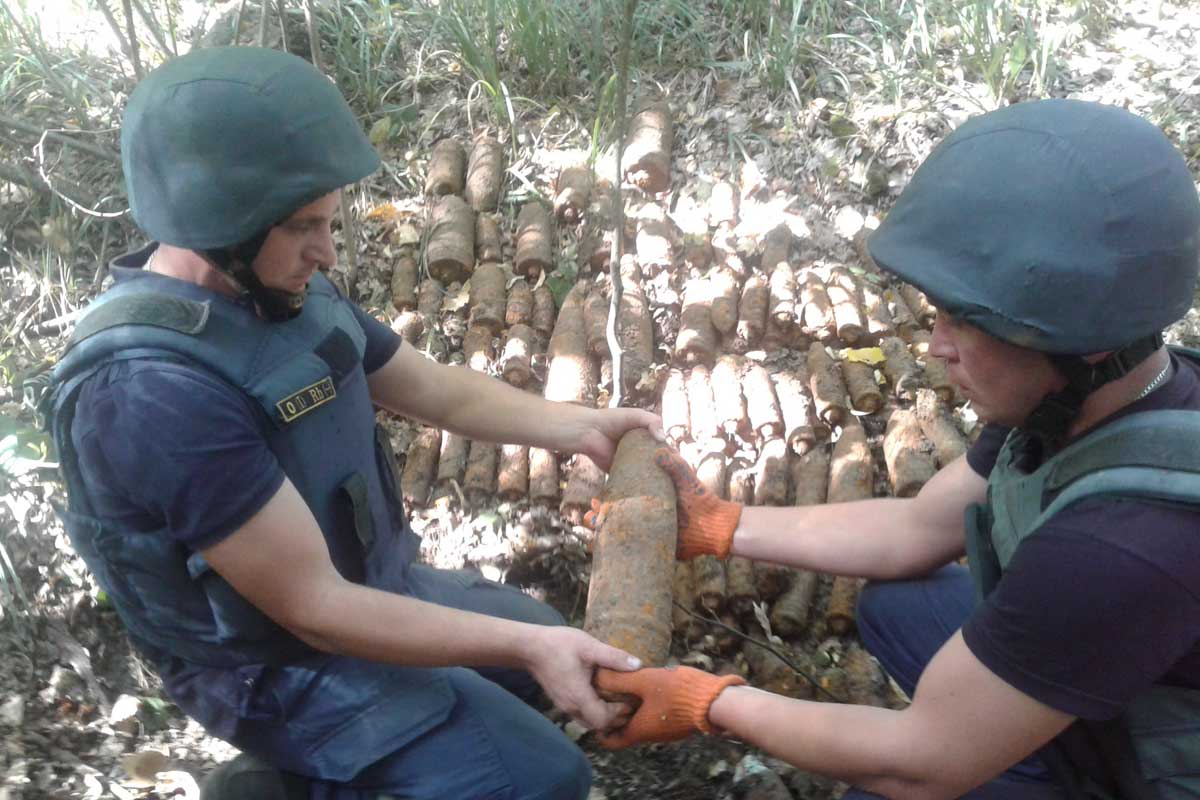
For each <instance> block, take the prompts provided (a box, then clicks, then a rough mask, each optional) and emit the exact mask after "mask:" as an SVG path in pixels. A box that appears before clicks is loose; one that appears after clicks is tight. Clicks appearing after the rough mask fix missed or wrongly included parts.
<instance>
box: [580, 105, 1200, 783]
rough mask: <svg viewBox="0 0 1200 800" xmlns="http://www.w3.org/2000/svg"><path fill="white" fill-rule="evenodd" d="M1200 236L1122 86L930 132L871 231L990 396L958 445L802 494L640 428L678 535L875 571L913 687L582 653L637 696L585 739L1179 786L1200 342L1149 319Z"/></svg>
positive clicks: (1193, 648)
mask: <svg viewBox="0 0 1200 800" xmlns="http://www.w3.org/2000/svg"><path fill="white" fill-rule="evenodd" d="M1198 237H1200V202H1198V200H1197V194H1196V186H1195V183H1194V179H1193V177H1192V176H1191V175H1190V174H1189V172H1188V169H1187V166H1186V164H1185V163H1184V161H1183V159H1182V157H1181V156H1180V155H1179V153H1178V152H1177V151H1176V150H1175V149H1174V148H1173V147H1172V146H1171V144H1170V143H1169V142H1168V141H1167V139H1166V137H1164V136H1163V134H1162V133H1161V131H1159V130H1158V129H1157V128H1155V127H1154V126H1153V125H1151V124H1149V123H1148V122H1146V121H1144V120H1142V119H1140V118H1138V117H1135V116H1134V115H1132V114H1129V113H1127V112H1125V111H1123V110H1121V109H1117V108H1113V107H1107V106H1103V105H1099V104H1094V103H1086V102H1081V101H1070V100H1045V101H1039V102H1030V103H1021V104H1019V105H1015V106H1012V107H1009V108H1005V109H1002V110H999V111H995V112H992V113H989V114H985V115H983V116H980V117H977V118H975V119H972V120H970V121H968V122H967V123H965V124H963V125H962V126H961V127H960V128H959V129H957V130H956V131H954V132H953V133H952V134H951V135H950V136H948V137H947V138H946V139H945V141H943V142H942V143H941V144H940V145H939V146H938V147H937V148H936V149H935V150H934V151H933V153H932V154H931V155H930V156H929V158H928V159H927V160H926V161H925V162H924V164H922V166H921V167H920V168H919V169H918V170H917V171H916V173H915V174H914V176H913V179H912V181H911V183H910V184H909V186H908V187H907V188H906V189H905V190H904V192H903V193H902V195H901V196H900V198H899V199H898V201H897V203H896V206H895V208H894V209H893V210H892V211H891V213H890V214H889V215H888V216H887V218H886V219H885V220H884V222H883V224H882V226H881V227H880V228H879V230H878V231H877V232H876V233H875V234H874V235H873V236H872V238H871V239H870V240H869V247H870V250H871V254H872V256H873V257H874V259H875V260H876V261H877V262H878V263H879V265H880V266H881V267H883V268H884V269H886V270H889V271H891V272H892V273H894V274H896V275H897V276H899V277H900V278H901V279H902V280H905V281H908V282H909V283H911V284H913V285H915V286H916V287H918V288H919V289H921V290H923V291H924V292H925V293H926V294H927V295H928V297H929V298H930V300H931V301H932V302H933V303H934V305H935V306H936V307H937V308H938V317H937V323H936V325H935V327H934V333H933V339H932V343H931V345H930V353H931V355H933V356H938V357H940V358H944V359H945V360H946V362H947V364H948V366H949V370H950V375H951V377H952V378H953V379H954V380H955V382H956V383H957V384H958V385H959V386H960V388H961V390H962V392H963V394H964V395H965V396H966V397H967V398H968V399H969V400H970V402H971V404H972V406H973V407H974V409H975V411H976V412H977V413H978V415H979V416H980V418H981V419H983V420H984V421H985V422H986V423H987V425H986V426H985V427H984V429H983V431H982V433H981V435H980V437H979V439H978V440H977V442H976V443H975V444H974V445H973V446H972V447H971V448H970V450H969V451H968V452H967V454H966V455H965V456H964V457H962V458H959V459H958V460H957V461H956V462H954V463H952V464H950V465H948V466H946V467H945V468H944V469H942V470H941V471H940V472H938V473H937V475H936V476H935V477H934V478H933V479H932V480H930V481H929V482H928V483H926V484H925V486H924V487H923V488H922V490H921V491H920V493H919V494H918V495H917V496H916V497H914V498H911V499H897V498H877V499H872V500H867V501H860V502H856V503H846V504H835V505H826V506H816V507H806V508H802V509H799V508H793V509H785V508H745V509H742V508H741V507H740V506H738V505H736V504H733V503H729V502H726V501H721V500H719V499H718V498H715V497H712V496H711V495H705V494H704V493H703V490H701V489H698V488H696V486H697V484H696V482H695V481H694V480H693V479H692V476H691V475H690V472H689V470H688V468H687V466H686V464H684V463H683V462H682V461H681V460H680V459H679V458H678V456H675V455H674V454H672V453H670V452H668V451H666V450H662V451H660V453H659V455H658V458H659V459H660V461H661V463H662V464H663V465H664V466H665V467H666V468H667V469H668V470H669V471H671V472H672V474H673V477H674V478H675V480H676V485H677V489H678V491H679V495H680V502H681V504H682V506H683V509H684V511H686V514H685V515H682V516H681V519H682V520H684V522H683V523H682V528H681V530H680V557H691V556H694V555H697V554H703V553H709V554H715V555H718V556H721V557H725V556H728V555H730V554H734V555H739V556H743V557H747V558H752V559H760V560H765V561H771V562H774V563H780V564H788V565H791V566H795V567H799V568H804V569H810V570H818V571H821V572H826V573H833V574H837V575H850V576H862V577H867V578H869V579H871V582H869V583H868V584H867V585H866V588H865V590H864V592H863V594H862V595H861V598H860V601H859V608H858V626H859V632H860V634H861V636H862V639H863V642H864V643H865V645H866V646H867V648H868V650H870V651H871V652H872V653H873V654H874V655H875V656H876V657H877V658H878V659H879V661H880V662H881V663H882V665H883V666H884V668H885V669H886V670H887V671H888V672H889V673H890V674H891V675H892V677H893V678H894V679H895V680H896V682H897V683H898V684H899V685H900V686H901V687H902V688H903V689H904V690H905V691H906V692H907V693H908V694H909V695H910V696H911V697H912V704H911V705H910V706H908V707H907V708H905V709H904V710H900V711H894V710H888V709H881V708H870V707H863V706H854V705H836V704H830V703H814V702H806V701H801V700H792V699H789V698H783V697H779V696H776V695H771V694H767V693H765V692H761V691H757V690H755V689H752V688H749V687H743V686H737V685H730V684H731V683H736V682H735V681H730V680H729V679H728V678H725V679H722V678H716V677H714V676H711V675H707V674H706V673H703V672H700V671H697V670H692V669H688V668H683V667H681V668H678V669H675V670H653V669H647V670H641V671H637V672H629V673H611V672H607V671H605V670H601V672H600V673H599V674H598V683H599V685H600V686H601V687H603V688H606V689H609V690H611V691H617V692H628V693H633V694H637V695H641V696H642V697H644V698H646V702H645V703H644V705H643V707H642V709H640V710H639V712H638V713H637V714H635V716H634V717H633V718H632V719H631V721H630V722H629V724H628V725H627V726H626V727H625V728H624V729H623V730H620V731H617V732H615V733H611V734H608V736H607V738H606V740H607V741H608V742H609V743H610V744H611V745H613V746H621V745H626V744H631V743H634V742H639V741H662V740H669V739H676V738H681V737H683V736H685V735H688V734H689V733H691V732H692V731H694V730H697V729H699V730H704V731H708V730H711V729H714V728H715V729H723V730H725V731H727V732H728V733H730V734H732V735H735V736H738V737H740V738H743V739H745V740H747V741H749V742H751V743H753V744H756V745H759V746H761V747H762V748H764V749H765V750H768V751H769V752H771V753H773V754H775V755H777V756H779V757H781V758H784V759H786V760H787V761H789V762H791V763H793V764H795V765H796V766H798V767H799V768H801V769H803V770H808V771H812V772H819V773H823V774H828V775H832V776H835V777H837V778H840V779H842V780H844V781H846V782H848V783H852V784H854V785H855V786H857V787H861V788H860V789H855V790H853V791H852V792H851V794H849V795H847V797H854V798H863V797H875V796H884V797H889V798H952V797H970V798H1014V799H1015V798H1022V799H1024V798H1072V800H1075V799H1077V798H1096V799H1099V798H1106V799H1107V800H1115V799H1116V798H1123V799H1125V800H1133V799H1135V798H1136V799H1137V800H1141V799H1142V798H1161V800H1175V798H1196V797H1200V360H1198V358H1197V354H1196V353H1195V352H1192V351H1184V350H1179V349H1175V348H1166V347H1163V345H1162V339H1161V338H1160V335H1161V332H1162V329H1163V328H1164V327H1166V326H1167V325H1169V324H1170V323H1172V322H1173V321H1175V320H1177V319H1178V318H1180V317H1181V316H1182V315H1183V314H1184V313H1185V312H1186V311H1187V309H1188V307H1189V306H1190V304H1191V303H1192V301H1193V291H1194V289H1195V284H1196V274H1197V266H1198V252H1200V238H1198ZM595 513H598V514H602V513H603V508H602V507H597V510H596V512H595ZM964 520H965V525H964ZM964 527H965V534H966V535H965V536H964ZM964 555H965V556H966V557H967V561H968V563H969V567H968V566H963V565H961V563H958V562H960V560H961V559H962V557H963V556H964ZM868 793H870V794H868Z"/></svg>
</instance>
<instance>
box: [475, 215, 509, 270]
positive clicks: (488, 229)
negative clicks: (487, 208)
mask: <svg viewBox="0 0 1200 800" xmlns="http://www.w3.org/2000/svg"><path fill="white" fill-rule="evenodd" d="M503 254H504V245H503V237H502V236H501V235H500V223H499V222H497V221H496V218H495V217H494V216H492V215H491V214H478V215H476V217H475V260H476V261H480V262H483V261H500V260H501V259H502V258H503V257H504V255H503Z"/></svg>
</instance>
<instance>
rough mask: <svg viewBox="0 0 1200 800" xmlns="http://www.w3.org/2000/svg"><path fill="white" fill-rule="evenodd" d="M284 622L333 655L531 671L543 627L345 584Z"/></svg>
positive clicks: (324, 591) (317, 593) (316, 596)
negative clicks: (530, 663)
mask: <svg viewBox="0 0 1200 800" xmlns="http://www.w3.org/2000/svg"><path fill="white" fill-rule="evenodd" d="M292 609H293V610H292V613H291V614H290V615H289V616H288V618H287V619H286V620H284V621H283V622H284V624H285V625H286V626H287V627H288V628H289V630H291V631H292V632H293V633H295V634H296V635H297V636H298V637H300V638H301V639H303V640H304V641H305V642H307V643H308V644H311V645H312V646H314V647H316V648H318V649H320V650H324V651H326V652H331V653H337V654H339V655H346V656H353V657H356V658H363V659H368V660H371V661H384V662H388V663H392V664H401V665H405V666H420V667H439V666H497V667H518V668H524V667H526V666H527V665H528V661H529V657H530V655H531V652H530V650H531V647H532V644H533V642H534V640H536V638H537V634H538V633H539V631H538V630H537V628H538V626H535V625H531V624H528V623H521V622H514V621H511V620H506V619H500V618H496V617H488V616H484V615H481V614H473V613H470V612H467V611H460V610H458V609H453V608H447V607H445V606H439V605H435V604H433V603H425V602H422V601H420V600H417V599H415V598H411V597H405V596H402V595H398V594H392V593H390V592H384V591H380V590H377V589H371V588H369V587H365V586H361V585H359V584H355V583H351V582H349V581H344V580H341V579H334V580H332V581H329V582H327V585H325V586H323V587H322V588H320V589H315V590H314V591H313V592H312V593H311V595H310V596H309V598H308V599H307V601H304V602H303V603H302V604H293V605H292Z"/></svg>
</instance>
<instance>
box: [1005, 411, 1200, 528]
mask: <svg viewBox="0 0 1200 800" xmlns="http://www.w3.org/2000/svg"><path fill="white" fill-rule="evenodd" d="M1044 491H1045V493H1046V494H1047V495H1050V496H1052V497H1053V500H1051V502H1050V503H1049V504H1048V505H1046V507H1045V508H1044V509H1043V510H1042V512H1041V514H1040V515H1039V516H1038V517H1037V519H1036V520H1035V521H1034V523H1033V524H1032V525H1031V526H1030V527H1029V529H1028V531H1027V533H1031V532H1033V531H1036V530H1037V529H1038V528H1040V527H1041V526H1042V525H1043V524H1045V522H1046V521H1047V520H1048V519H1050V518H1051V517H1053V516H1054V515H1055V514H1057V513H1059V512H1060V511H1062V510H1063V509H1065V508H1068V507H1069V506H1071V505H1074V504H1075V503H1078V502H1080V501H1081V500H1084V499H1087V498H1091V497H1098V496H1105V495H1107V496H1122V497H1138V498H1148V499H1154V500H1160V501H1165V502H1172V503H1184V504H1192V505H1197V506H1200V411H1183V410H1167V411H1147V412H1144V413H1141V414H1133V415H1131V416H1128V417H1125V418H1124V419H1121V420H1118V421H1117V422H1115V423H1112V424H1111V425H1106V426H1104V427H1103V428H1101V429H1100V430H1098V431H1096V433H1095V434H1094V435H1091V436H1088V437H1086V438H1085V439H1083V440H1082V441H1080V442H1078V443H1077V444H1076V445H1074V446H1073V447H1071V448H1068V451H1064V453H1062V454H1061V457H1059V458H1056V459H1055V464H1054V466H1053V467H1052V468H1051V471H1050V474H1049V475H1047V476H1046V482H1045V485H1044Z"/></svg>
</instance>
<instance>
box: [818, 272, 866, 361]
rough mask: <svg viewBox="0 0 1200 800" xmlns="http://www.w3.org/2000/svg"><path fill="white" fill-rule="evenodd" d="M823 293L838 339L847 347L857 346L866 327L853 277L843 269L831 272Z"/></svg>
mask: <svg viewBox="0 0 1200 800" xmlns="http://www.w3.org/2000/svg"><path fill="white" fill-rule="evenodd" d="M825 291H826V293H827V294H828V296H829V303H830V305H831V306H832V308H833V322H834V325H835V327H836V328H837V336H838V338H839V339H841V340H842V341H843V342H845V343H846V344H849V345H854V344H857V343H858V342H859V341H860V340H861V339H862V338H863V336H864V335H865V334H866V329H867V325H866V321H865V320H864V319H863V314H862V311H861V310H859V307H858V286H857V283H856V281H855V280H854V276H853V275H851V274H850V273H849V272H848V271H846V270H844V269H834V270H831V271H830V273H829V283H827V284H826V285H825Z"/></svg>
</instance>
